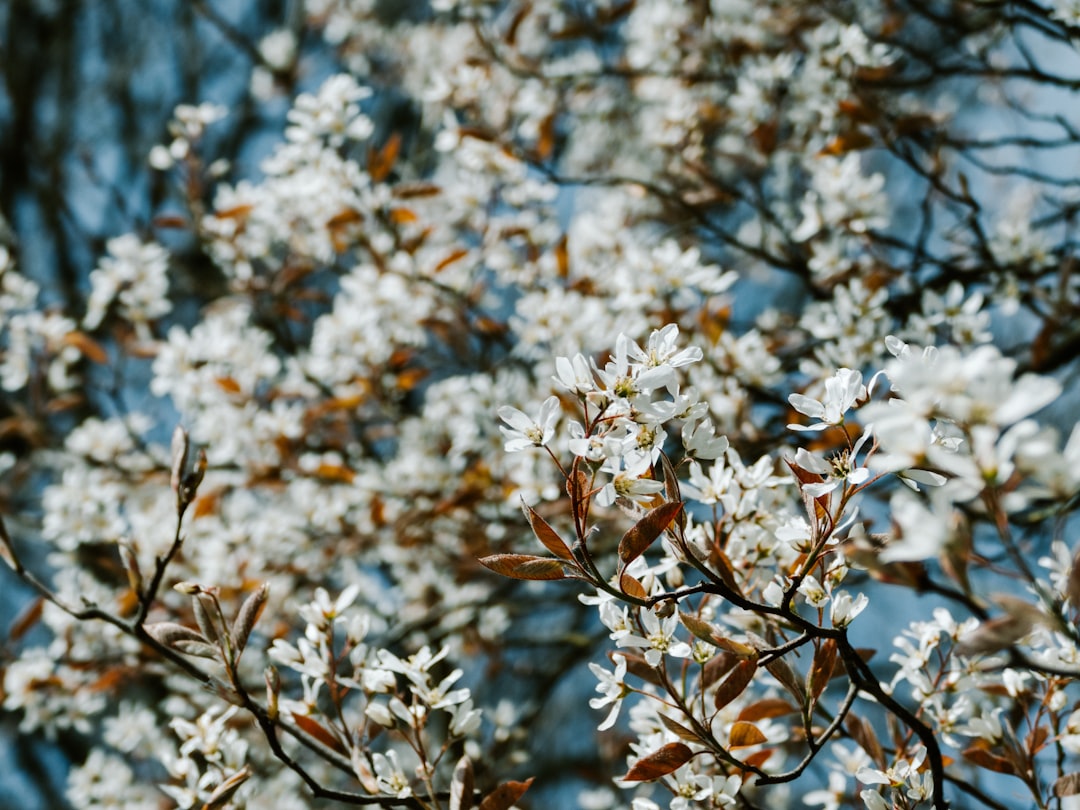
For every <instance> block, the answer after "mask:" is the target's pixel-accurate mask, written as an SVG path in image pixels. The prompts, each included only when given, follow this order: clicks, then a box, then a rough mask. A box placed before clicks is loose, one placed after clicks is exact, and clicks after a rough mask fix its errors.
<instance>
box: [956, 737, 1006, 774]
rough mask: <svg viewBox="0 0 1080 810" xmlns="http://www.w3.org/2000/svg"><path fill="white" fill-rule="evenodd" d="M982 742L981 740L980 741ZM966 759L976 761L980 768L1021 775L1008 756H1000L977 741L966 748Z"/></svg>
mask: <svg viewBox="0 0 1080 810" xmlns="http://www.w3.org/2000/svg"><path fill="white" fill-rule="evenodd" d="M980 742H981V741H980ZM964 759H966V760H968V761H969V762H974V763H975V764H976V765H978V766H979V767H980V768H986V769H987V770H988V771H994V772H995V773H1005V774H1009V775H1010V776H1019V775H1020V772H1019V771H1017V769H1016V766H1015V765H1013V763H1012V762H1011V761H1010V760H1009V759H1007V758H1006V757H1002V756H998V755H997V754H994V753H992V752H991V751H989V750H988V749H987V748H985V747H983V746H982V745H979V742H976V743H975V745H972V746H971V747H970V748H967V749H965V750H964Z"/></svg>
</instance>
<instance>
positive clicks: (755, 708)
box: [738, 698, 795, 723]
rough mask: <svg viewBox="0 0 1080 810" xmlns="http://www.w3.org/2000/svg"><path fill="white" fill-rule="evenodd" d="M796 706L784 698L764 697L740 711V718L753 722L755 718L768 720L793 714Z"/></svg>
mask: <svg viewBox="0 0 1080 810" xmlns="http://www.w3.org/2000/svg"><path fill="white" fill-rule="evenodd" d="M794 711H795V707H794V706H792V705H791V704H790V703H788V702H787V701H786V700H784V699H782V698H764V699H762V700H758V701H755V702H754V703H751V704H750V705H749V706H747V707H746V708H745V709H743V710H742V711H741V712H739V718H738V719H739V720H745V721H746V722H748V723H752V722H754V721H755V720H768V719H771V718H773V717H783V716H784V715H785V714H791V713H792V712H794Z"/></svg>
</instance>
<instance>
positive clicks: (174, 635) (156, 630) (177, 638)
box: [144, 622, 209, 647]
mask: <svg viewBox="0 0 1080 810" xmlns="http://www.w3.org/2000/svg"><path fill="white" fill-rule="evenodd" d="M144 629H145V630H146V632H147V633H148V634H149V635H150V636H151V637H152V638H153V639H154V640H155V641H157V642H159V643H160V644H164V645H165V646H166V647H175V646H176V645H177V644H178V643H179V642H181V641H198V642H200V643H201V644H209V642H208V641H207V639H206V637H205V636H204V635H203V634H202V633H200V632H199V631H198V630H192V629H191V628H190V627H184V625H182V624H177V623H176V622H154V623H153V624H148V625H146V626H145V627H144Z"/></svg>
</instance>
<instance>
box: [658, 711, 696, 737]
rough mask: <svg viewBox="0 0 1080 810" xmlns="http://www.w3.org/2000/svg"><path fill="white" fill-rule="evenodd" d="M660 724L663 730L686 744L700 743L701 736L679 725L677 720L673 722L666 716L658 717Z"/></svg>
mask: <svg viewBox="0 0 1080 810" xmlns="http://www.w3.org/2000/svg"><path fill="white" fill-rule="evenodd" d="M660 722H661V723H663V724H664V728H666V729H667V730H668V731H670V732H671V733H672V734H674V735H675V736H676V737H678V738H679V739H680V740H686V741H687V742H692V743H700V742H702V740H701V736H700V735H699V734H698V733H697V732H696V731H694V730H693V729H689V728H687V727H686V726H684V725H683V724H682V723H680V722H679V721H678V720H673V719H671V718H670V717H668V716H667V715H666V714H661V715H660Z"/></svg>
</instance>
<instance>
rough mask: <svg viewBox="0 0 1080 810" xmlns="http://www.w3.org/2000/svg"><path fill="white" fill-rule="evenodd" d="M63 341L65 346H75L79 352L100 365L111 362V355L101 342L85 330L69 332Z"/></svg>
mask: <svg viewBox="0 0 1080 810" xmlns="http://www.w3.org/2000/svg"><path fill="white" fill-rule="evenodd" d="M63 343H64V345H65V346H74V347H75V348H76V349H78V350H79V354H81V355H82V356H83V357H85V358H86V359H87V360H93V361H94V362H95V363H98V364H99V365H100V364H103V363H107V362H109V355H108V353H107V352H106V351H105V349H104V348H102V346H101V344H100V343H98V342H97V341H96V340H94V339H93V338H92V337H90V336H89V335H87V334H85V333H83V332H68V333H67V334H66V335H64V340H63Z"/></svg>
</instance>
